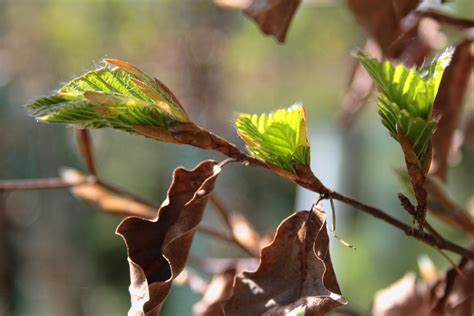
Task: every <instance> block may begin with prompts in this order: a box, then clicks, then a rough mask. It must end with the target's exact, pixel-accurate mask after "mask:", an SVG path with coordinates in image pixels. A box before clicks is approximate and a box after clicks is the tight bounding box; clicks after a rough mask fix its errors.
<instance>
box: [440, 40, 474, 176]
mask: <svg viewBox="0 0 474 316" xmlns="http://www.w3.org/2000/svg"><path fill="white" fill-rule="evenodd" d="M473 49H474V41H472V40H465V41H463V42H462V43H461V44H459V45H458V46H457V47H456V51H455V52H454V55H453V59H452V62H451V64H450V65H449V66H448V68H447V69H446V72H445V74H444V76H443V79H442V81H441V85H440V88H439V93H438V96H437V98H436V101H435V103H434V107H433V112H434V115H435V116H440V120H439V122H438V127H437V130H436V132H435V133H434V134H433V137H432V144H433V167H432V170H431V172H432V174H434V175H436V176H437V177H439V178H440V179H442V180H444V181H446V180H447V169H448V156H449V153H450V151H451V149H452V143H453V137H454V133H455V131H456V129H457V127H458V125H459V122H460V118H461V115H462V110H463V100H464V95H465V93H466V89H467V85H468V82H469V77H470V74H471V69H472V67H474V53H473Z"/></svg>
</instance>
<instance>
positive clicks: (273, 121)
mask: <svg viewBox="0 0 474 316" xmlns="http://www.w3.org/2000/svg"><path fill="white" fill-rule="evenodd" d="M235 125H236V127H237V132H238V133H239V135H240V137H241V138H242V139H243V140H244V142H245V144H246V145H247V148H248V150H249V151H250V153H251V154H252V156H254V157H255V158H258V159H261V160H263V161H265V162H268V163H271V164H273V165H276V166H278V167H280V168H283V169H285V170H288V171H290V172H294V171H295V170H296V167H297V166H298V165H303V166H309V164H310V147H309V144H308V140H307V136H306V117H305V112H304V109H303V107H302V106H301V105H300V104H296V105H294V106H292V107H290V108H289V109H282V110H277V111H275V112H273V113H270V114H261V115H256V114H254V115H251V114H241V115H239V117H238V118H237V121H236V123H235Z"/></svg>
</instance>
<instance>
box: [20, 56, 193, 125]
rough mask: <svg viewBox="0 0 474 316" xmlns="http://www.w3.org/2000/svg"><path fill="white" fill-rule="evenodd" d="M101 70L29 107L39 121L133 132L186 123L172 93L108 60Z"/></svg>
mask: <svg viewBox="0 0 474 316" xmlns="http://www.w3.org/2000/svg"><path fill="white" fill-rule="evenodd" d="M104 62H105V64H106V65H105V66H104V67H100V68H98V69H95V70H92V71H89V72H87V73H86V74H84V75H82V76H80V77H78V78H76V79H73V80H71V81H70V82H69V83H67V84H66V85H65V86H63V87H62V88H60V89H59V90H58V91H57V93H56V94H54V95H53V96H50V97H44V98H41V99H38V100H36V101H35V102H34V103H32V104H29V105H27V108H28V109H29V110H30V111H31V114H32V115H33V116H35V117H36V118H37V119H38V120H41V121H45V122H51V123H63V124H74V125H80V126H81V127H84V128H102V127H112V128H118V129H123V130H127V131H132V130H133V129H132V127H133V126H159V127H163V128H167V127H169V126H172V125H173V124H175V123H177V122H187V121H189V119H188V116H187V115H186V112H185V111H184V109H183V108H182V107H181V105H180V104H179V102H178V101H177V99H176V98H175V97H174V96H173V95H172V93H171V92H170V90H169V89H168V88H166V86H164V85H163V84H162V83H161V82H159V81H158V80H156V79H153V78H151V77H149V76H148V75H146V74H144V73H143V72H142V71H141V70H139V69H138V68H136V67H134V66H132V65H130V64H128V63H126V62H124V61H120V60H116V59H106V60H104Z"/></svg>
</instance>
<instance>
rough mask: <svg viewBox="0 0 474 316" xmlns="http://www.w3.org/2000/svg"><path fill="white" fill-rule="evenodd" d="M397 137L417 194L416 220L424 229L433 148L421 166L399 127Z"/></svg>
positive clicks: (428, 151)
mask: <svg viewBox="0 0 474 316" xmlns="http://www.w3.org/2000/svg"><path fill="white" fill-rule="evenodd" d="M397 136H398V142H399V143H400V145H401V147H402V150H403V154H404V156H405V164H406V167H407V171H408V175H409V176H410V180H411V185H412V187H413V191H414V193H415V197H416V201H417V202H418V205H417V207H416V214H415V219H416V221H417V222H418V224H419V225H420V229H421V228H422V227H423V223H424V219H425V215H426V205H427V198H428V193H427V191H426V188H425V180H426V172H427V170H428V167H429V163H430V158H429V157H431V146H428V150H427V153H426V154H425V155H426V157H427V158H426V161H425V162H424V165H423V166H421V165H420V161H419V160H418V158H417V156H416V154H415V152H414V151H413V148H412V147H411V145H410V141H409V140H408V138H407V137H406V136H405V134H403V132H402V131H401V129H400V128H398V126H397Z"/></svg>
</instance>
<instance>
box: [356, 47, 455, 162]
mask: <svg viewBox="0 0 474 316" xmlns="http://www.w3.org/2000/svg"><path fill="white" fill-rule="evenodd" d="M452 54H453V49H452V48H448V49H447V50H446V51H444V52H443V53H442V54H441V55H440V56H438V57H437V58H435V59H434V60H433V62H432V63H431V64H430V65H428V66H427V67H424V68H421V69H414V68H413V69H408V68H406V67H405V66H404V65H402V64H400V65H397V66H394V65H393V64H392V63H391V62H390V61H384V62H379V61H378V60H376V59H374V58H371V57H369V56H368V55H366V54H365V53H363V52H358V54H357V58H358V59H359V60H360V62H361V64H362V65H363V66H364V67H365V69H366V70H367V72H368V73H369V75H370V76H371V77H372V79H373V80H374V82H375V83H376V85H377V87H378V88H379V91H380V95H379V100H378V107H379V114H380V116H381V117H382V123H383V124H384V126H385V127H386V128H387V129H388V130H389V131H390V134H391V135H392V137H394V138H395V139H396V140H398V137H397V129H396V126H397V125H398V126H399V127H400V129H401V130H402V132H403V133H404V134H405V135H406V136H407V138H408V140H409V142H410V144H411V146H412V147H413V150H414V151H415V153H416V155H417V157H418V159H419V161H420V162H423V160H424V158H425V153H426V150H427V147H428V143H429V141H430V138H431V135H432V134H433V132H434V130H435V128H436V123H437V118H433V115H432V110H433V103H434V100H435V98H436V95H437V93H438V88H439V85H440V82H441V78H442V76H443V73H444V70H445V69H446V67H447V66H448V65H449V62H450V61H451V57H452Z"/></svg>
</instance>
